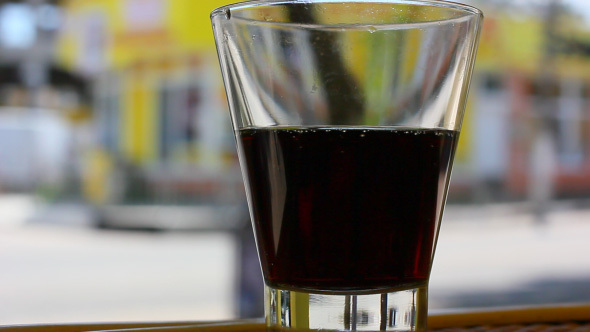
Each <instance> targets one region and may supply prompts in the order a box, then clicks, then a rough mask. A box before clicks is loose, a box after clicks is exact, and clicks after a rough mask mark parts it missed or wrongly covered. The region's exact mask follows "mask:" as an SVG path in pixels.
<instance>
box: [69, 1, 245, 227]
mask: <svg viewBox="0 0 590 332" xmlns="http://www.w3.org/2000/svg"><path fill="white" fill-rule="evenodd" d="M226 2H227V1H207V2H200V1H191V0H174V1H165V0H126V1H115V0H100V1H79V0H78V1H64V2H63V8H64V10H65V12H66V18H67V19H66V22H65V26H64V29H63V33H62V34H61V36H60V40H59V48H58V58H59V59H60V60H61V61H62V62H63V63H64V64H65V65H66V66H67V67H69V68H74V69H75V70H76V71H79V72H82V73H84V74H85V75H87V76H89V77H92V81H93V83H94V84H93V89H92V92H93V104H92V105H93V110H94V119H95V123H94V125H95V133H96V140H95V142H94V146H93V148H92V149H91V150H90V151H89V152H88V155H87V158H86V162H87V164H86V168H85V174H84V193H85V196H86V198H87V199H88V200H89V201H91V202H93V203H94V204H96V205H97V206H111V207H112V206H113V205H135V206H138V205H150V204H152V205H153V204H164V205H180V206H185V207H188V206H195V205H206V206H216V207H221V208H222V209H223V206H228V205H232V204H233V205H235V204H239V203H240V202H241V200H242V196H243V189H242V187H241V178H240V175H239V172H238V171H237V163H236V157H235V146H234V143H233V136H232V131H231V128H230V122H229V115H228V112H227V110H226V101H225V95H224V92H223V86H222V83H221V78H220V75H219V69H218V68H219V66H218V62H217V56H216V53H215V48H214V42H213V36H212V35H213V33H212V30H211V23H210V21H209V13H210V11H211V10H212V9H214V8H215V7H217V6H220V5H223V4H225V3H226ZM127 212H129V211H128V210H127ZM108 215H111V214H108ZM140 215H141V213H139V214H137V215H136V217H135V218H139V217H138V216H140ZM143 215H146V214H145V213H143ZM104 216H106V215H104ZM120 217H121V218H124V217H123V214H121V215H120Z"/></svg>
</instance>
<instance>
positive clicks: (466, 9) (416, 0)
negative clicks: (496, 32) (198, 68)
mask: <svg viewBox="0 0 590 332" xmlns="http://www.w3.org/2000/svg"><path fill="white" fill-rule="evenodd" d="M296 3H299V4H319V3H331V4H346V3H359V4H392V5H393V4H399V5H415V6H423V7H431V8H446V9H449V10H454V11H456V12H459V13H462V14H463V15H461V16H459V17H453V18H445V19H439V20H430V21H417V22H403V23H399V22H396V23H368V22H362V21H359V22H357V23H337V24H321V23H296V22H273V21H268V22H267V21H264V20H257V19H251V18H244V17H234V16H231V15H229V16H231V19H232V20H237V21H242V22H246V23H251V24H258V25H272V26H284V27H297V28H299V29H301V28H303V29H305V28H321V29H329V28H335V29H343V28H346V29H361V28H363V27H366V26H371V27H381V28H395V27H402V28H412V27H423V26H425V25H432V24H440V23H442V22H444V23H457V22H462V21H465V20H470V19H473V18H476V17H479V18H483V12H482V11H481V10H480V9H478V8H476V7H473V6H470V5H466V4H461V3H456V2H452V1H446V0H249V1H243V2H238V3H233V4H228V5H224V6H220V7H218V8H216V9H214V10H213V11H212V12H211V14H210V18H211V19H213V18H216V17H220V16H226V17H228V14H230V13H231V11H232V10H241V9H244V10H247V9H254V8H257V7H267V6H280V5H288V4H296Z"/></svg>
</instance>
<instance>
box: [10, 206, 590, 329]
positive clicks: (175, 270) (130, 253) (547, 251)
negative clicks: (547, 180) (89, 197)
mask: <svg viewBox="0 0 590 332" xmlns="http://www.w3.org/2000/svg"><path fill="white" fill-rule="evenodd" d="M0 197H1V196H0ZM576 205H578V207H575V206H576ZM583 205H584V204H582V205H581V206H582V207H580V204H579V203H576V204H574V203H573V202H565V203H563V202H562V203H556V204H555V205H554V206H553V209H551V211H550V212H549V214H548V216H547V221H546V223H545V224H542V225H539V224H537V223H535V220H534V217H533V216H532V214H530V213H529V212H528V211H529V209H528V207H527V205H526V204H507V205H489V206H455V205H450V206H449V207H448V209H447V211H446V213H445V218H444V221H443V224H442V227H441V233H440V237H439V242H438V249H437V253H436V257H435V261H434V268H433V272H432V279H431V291H430V298H431V303H430V304H431V308H432V309H441V308H454V307H473V306H494V305H518V304H532V303H549V302H573V301H586V302H590V293H589V292H590V282H589V281H590V260H588V256H587V255H588V252H589V251H590V244H589V243H590V242H589V241H588V239H590V208H589V207H583ZM72 207H73V206H72ZM40 208H44V207H43V206H41V205H38V204H37V203H35V202H34V200H32V198H30V197H26V196H11V197H3V198H2V199H0V213H2V216H1V217H0V266H2V268H3V272H2V273H1V274H0V324H16V323H23V324H24V323H48V322H67V321H70V322H71V321H121V320H182V319H193V320H195V319H197V320H204V319H224V318H232V317H235V315H236V307H235V305H234V303H235V299H236V297H235V296H236V295H235V287H236V279H235V277H234V276H235V273H236V263H237V260H236V257H237V253H238V252H239V248H237V246H236V241H235V237H233V235H231V234H230V233H227V232H211V231H209V232H159V233H153V232H151V233H150V232H129V231H125V232H122V231H104V230H103V231H100V230H96V229H94V228H92V227H89V224H88V223H86V222H85V221H84V218H83V217H84V213H83V211H84V210H83V208H81V207H77V208H76V207H73V209H70V210H69V212H67V211H68V208H66V207H64V206H63V205H62V206H58V207H57V208H55V209H53V210H52V213H53V217H51V218H50V219H51V220H47V221H46V222H44V221H43V220H38V219H35V218H36V217H35V216H39V214H38V213H36V211H37V212H38V211H39V209H40ZM47 211H49V210H47ZM60 211H61V212H60ZM66 212H67V213H66ZM59 213H64V214H63V216H64V220H63V221H62V222H60V217H58V215H59ZM50 215H51V213H50ZM68 216H69V217H68ZM66 217H67V218H66ZM31 218H33V219H31ZM68 218H69V219H68ZM29 220H34V222H28V221H29ZM252 268H254V269H258V268H259V267H258V266H252Z"/></svg>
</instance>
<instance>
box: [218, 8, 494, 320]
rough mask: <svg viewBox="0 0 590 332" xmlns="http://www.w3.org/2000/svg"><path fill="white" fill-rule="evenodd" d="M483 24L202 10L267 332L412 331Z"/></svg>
mask: <svg viewBox="0 0 590 332" xmlns="http://www.w3.org/2000/svg"><path fill="white" fill-rule="evenodd" d="M482 18H483V16H482V13H481V12H480V11H479V10H477V9H475V8H472V7H469V6H465V5H460V4H454V3H448V2H443V1H422V0H408V1H406V0H374V1H373V0H336V1H334V0H307V1H298V0H271V1H250V2H244V3H238V4H234V5H229V6H224V7H220V8H218V9H216V10H214V11H213V13H212V14H211V20H212V23H213V30H214V34H215V40H216V45H217V50H218V55H219V60H220V63H221V69H222V74H223V79H224V83H225V89H226V92H227V98H228V103H229V108H230V113H231V118H232V124H233V128H234V131H235V137H236V141H237V147H238V154H239V159H240V163H241V168H242V173H243V176H244V183H245V187H246V193H247V198H248V204H249V209H250V216H251V218H252V222H253V226H254V227H253V228H254V233H255V238H256V242H257V247H258V253H259V258H260V264H261V266H262V271H263V276H264V281H265V293H266V294H265V316H266V322H267V325H268V326H269V328H270V329H275V330H280V329H289V328H296V329H304V330H322V329H323V330H339V331H421V330H425V328H426V327H425V325H426V315H427V304H428V303H427V292H428V280H429V276H430V269H431V264H432V259H433V255H434V248H435V244H436V239H437V234H438V229H439V223H440V220H441V217H442V212H443V208H444V204H445V200H446V194H447V189H448V184H449V178H450V172H451V166H452V162H453V155H454V152H455V147H456V145H457V140H458V136H459V131H460V128H461V122H462V117H463V112H464V109H465V103H466V97H467V91H468V88H469V82H470V78H471V71H472V68H473V63H474V59H475V53H476V49H477V42H478V38H479V32H480V26H481V22H482Z"/></svg>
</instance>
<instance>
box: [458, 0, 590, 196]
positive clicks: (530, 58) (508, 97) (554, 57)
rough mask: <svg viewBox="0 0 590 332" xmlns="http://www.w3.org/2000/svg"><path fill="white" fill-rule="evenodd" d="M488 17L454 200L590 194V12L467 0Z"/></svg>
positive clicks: (576, 6)
mask: <svg viewBox="0 0 590 332" xmlns="http://www.w3.org/2000/svg"><path fill="white" fill-rule="evenodd" d="M463 2H466V3H468V4H473V5H476V6H477V7H479V8H481V9H483V11H484V13H485V16H486V18H485V21H484V27H483V31H482V37H481V42H480V48H479V53H478V59H477V64H476V70H475V73H474V80H473V83H472V89H471V93H470V104H469V110H468V112H467V115H466V118H465V122H464V131H463V133H462V139H461V142H460V147H459V151H458V158H457V164H456V167H457V168H460V169H461V171H460V172H455V176H454V178H453V180H454V185H455V187H454V188H453V189H454V190H453V189H452V194H455V196H456V197H458V196H462V195H464V196H466V197H479V198H480V199H484V200H485V199H515V198H517V199H520V198H526V197H531V196H533V197H534V196H535V195H536V194H537V193H539V192H540V191H550V196H553V197H583V196H586V197H587V195H589V194H590V104H589V99H588V96H589V91H590V90H589V87H590V85H589V83H590V52H589V51H590V17H589V15H588V13H589V11H590V8H589V7H588V6H589V5H588V4H587V3H586V2H585V1H557V0H555V1H552V0H551V1H550V0H547V1H533V0H527V1H514V2H509V1H500V0H496V1H463Z"/></svg>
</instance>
